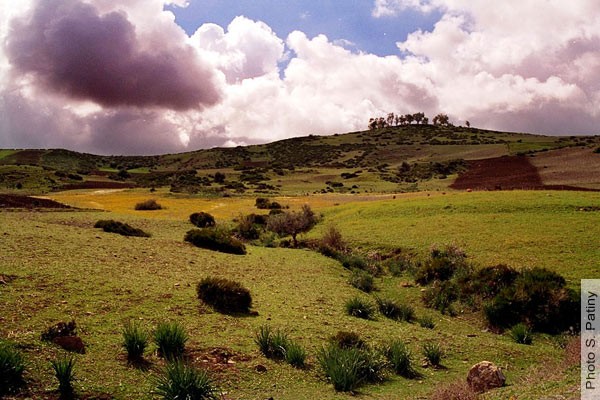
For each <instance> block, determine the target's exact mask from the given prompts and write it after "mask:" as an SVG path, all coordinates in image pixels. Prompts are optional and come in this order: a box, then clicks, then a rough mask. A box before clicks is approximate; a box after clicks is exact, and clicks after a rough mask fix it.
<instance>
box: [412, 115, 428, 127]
mask: <svg viewBox="0 0 600 400" xmlns="http://www.w3.org/2000/svg"><path fill="white" fill-rule="evenodd" d="M412 117H413V119H414V120H415V122H416V123H417V125H419V124H420V123H421V122H422V121H423V118H425V113H422V112H418V113H415V114H413V115H412Z"/></svg>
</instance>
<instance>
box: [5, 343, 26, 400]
mask: <svg viewBox="0 0 600 400" xmlns="http://www.w3.org/2000/svg"><path fill="white" fill-rule="evenodd" d="M23 372H25V361H24V359H23V356H22V355H21V352H20V351H18V350H17V349H16V348H15V347H14V346H12V345H11V344H9V343H6V342H1V341H0V397H2V395H4V394H9V393H14V392H16V391H17V390H18V389H19V388H20V387H21V386H23V384H24V383H25V381H24V380H23Z"/></svg>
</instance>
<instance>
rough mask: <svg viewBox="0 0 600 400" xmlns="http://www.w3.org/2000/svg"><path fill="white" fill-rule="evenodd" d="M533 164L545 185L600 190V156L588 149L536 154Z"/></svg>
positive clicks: (568, 149) (579, 148)
mask: <svg viewBox="0 0 600 400" xmlns="http://www.w3.org/2000/svg"><path fill="white" fill-rule="evenodd" d="M531 163H532V164H533V165H534V166H535V167H536V168H537V169H538V171H539V173H540V177H541V178H542V182H543V183H544V184H545V185H574V186H583V187H588V188H594V189H599V188H600V154H598V153H594V151H593V149H591V148H587V147H583V148H582V147H571V148H565V149H559V150H553V151H547V152H542V153H536V154H535V157H532V158H531Z"/></svg>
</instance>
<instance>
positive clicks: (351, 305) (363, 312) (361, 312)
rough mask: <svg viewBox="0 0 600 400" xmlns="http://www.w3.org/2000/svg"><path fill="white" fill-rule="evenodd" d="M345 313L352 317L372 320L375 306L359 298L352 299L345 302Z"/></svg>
mask: <svg viewBox="0 0 600 400" xmlns="http://www.w3.org/2000/svg"><path fill="white" fill-rule="evenodd" d="M345 307H346V313H347V314H348V315H351V316H353V317H357V318H363V319H373V317H374V315H375V306H374V305H373V304H372V303H371V302H369V301H368V300H365V299H362V298H360V297H353V298H351V299H349V300H348V301H346V304H345Z"/></svg>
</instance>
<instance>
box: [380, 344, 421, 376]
mask: <svg viewBox="0 0 600 400" xmlns="http://www.w3.org/2000/svg"><path fill="white" fill-rule="evenodd" d="M383 353H384V354H385V357H386V358H387V360H388V362H389V363H390V365H391V367H392V369H393V370H394V372H395V373H396V374H397V375H400V376H403V377H405V378H409V379H410V378H415V377H416V376H417V375H418V374H417V372H416V371H415V369H414V367H413V365H412V353H411V351H410V350H409V348H408V347H407V346H406V344H404V342H401V341H400V340H394V341H392V342H391V343H389V344H388V345H386V346H385V347H384V349H383Z"/></svg>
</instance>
